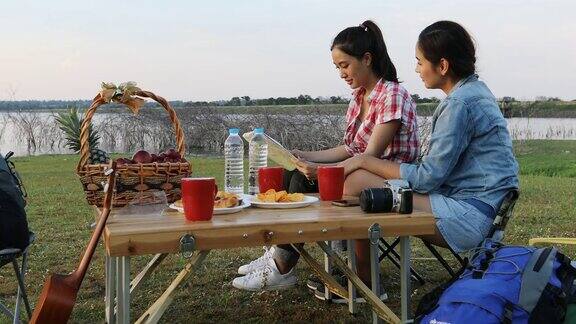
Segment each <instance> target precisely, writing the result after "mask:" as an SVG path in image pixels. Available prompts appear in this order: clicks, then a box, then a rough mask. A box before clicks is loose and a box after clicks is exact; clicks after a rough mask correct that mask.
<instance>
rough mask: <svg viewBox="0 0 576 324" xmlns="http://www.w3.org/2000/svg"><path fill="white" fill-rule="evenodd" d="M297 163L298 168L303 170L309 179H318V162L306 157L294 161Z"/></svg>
mask: <svg viewBox="0 0 576 324" xmlns="http://www.w3.org/2000/svg"><path fill="white" fill-rule="evenodd" d="M294 163H296V169H298V171H300V172H302V174H304V175H305V176H306V178H308V180H316V178H317V174H318V164H316V163H313V162H308V161H306V160H304V159H298V160H296V161H294Z"/></svg>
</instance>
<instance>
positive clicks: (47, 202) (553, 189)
mask: <svg viewBox="0 0 576 324" xmlns="http://www.w3.org/2000/svg"><path fill="white" fill-rule="evenodd" d="M515 150H516V153H517V156H518V160H519V163H520V167H521V176H520V183H521V198H520V201H519V202H518V204H517V207H516V211H515V216H514V218H513V219H512V220H511V222H510V224H509V227H508V229H507V236H506V240H507V241H508V242H510V243H514V244H526V243H527V241H528V239H529V238H531V237H536V236H568V237H576V227H574V225H573V224H574V220H576V208H575V207H576V197H575V194H574V193H575V192H576V180H575V178H576V173H575V169H574V164H575V163H574V162H575V161H576V141H524V142H518V143H515ZM567 151H568V153H566V152H567ZM189 160H190V161H192V163H193V170H194V174H195V175H198V176H208V175H211V176H215V177H216V178H217V179H218V182H219V185H220V186H222V173H223V161H222V159H220V158H211V157H202V158H200V157H191V158H190V159H189ZM76 162H77V156H73V155H59V156H38V157H25V158H17V159H16V164H17V167H18V169H19V170H20V172H21V173H22V175H23V177H24V179H25V181H26V185H27V189H28V191H29V195H30V199H29V206H28V208H27V211H28V220H29V223H30V228H31V229H32V230H33V231H34V232H36V234H37V241H36V243H35V244H34V246H33V247H32V248H31V250H30V263H29V271H28V273H27V279H26V284H27V289H28V292H29V294H30V299H31V301H32V303H33V304H35V302H36V300H37V298H38V294H39V292H40V290H41V288H42V284H43V282H44V280H45V278H46V276H47V275H48V274H50V273H54V272H57V273H68V272H70V271H72V270H73V269H74V268H75V267H76V266H77V264H78V261H79V259H80V254H81V253H82V251H83V250H84V247H85V246H86V244H87V241H88V239H89V237H90V235H91V230H89V229H88V227H87V226H88V225H89V224H90V223H92V221H93V220H94V216H93V215H92V211H91V207H90V206H88V205H87V204H86V201H85V199H84V195H83V192H82V190H81V187H80V183H79V181H78V179H77V177H76V175H75V173H74V169H75V166H76ZM413 243H414V244H413V246H414V248H413V255H414V257H415V260H414V261H413V263H414V265H415V267H416V269H418V270H419V271H420V273H422V274H424V276H425V278H426V279H427V281H428V282H427V283H426V284H425V285H424V286H422V287H418V286H416V287H415V288H416V291H415V293H414V299H413V301H414V305H416V304H417V302H418V301H419V299H420V298H421V297H422V295H423V294H425V293H426V292H428V291H430V290H431V289H432V288H434V287H435V286H436V285H438V284H439V283H441V282H443V281H445V280H446V279H447V278H448V275H447V274H446V273H445V271H443V269H442V268H441V267H440V266H439V264H438V263H437V262H435V261H432V260H430V259H428V258H430V257H431V255H430V254H429V253H427V252H425V251H424V250H423V248H422V246H421V244H420V243H419V242H417V240H413ZM310 250H311V252H312V253H313V255H315V256H316V257H317V259H318V260H321V259H320V253H319V250H318V249H317V248H312V246H311V248H310ZM562 250H563V251H564V252H566V253H567V254H568V255H569V256H571V257H572V258H575V257H576V249H575V248H573V247H572V248H570V247H562ZM261 253H262V250H261V249H259V248H252V249H248V248H239V249H234V250H226V251H213V252H211V253H210V255H209V256H208V258H207V259H206V261H205V263H204V266H202V267H201V268H200V270H199V273H198V274H195V275H193V277H192V278H191V280H190V284H187V285H185V286H184V287H182V288H181V289H179V290H178V292H177V294H176V298H175V300H174V303H173V304H172V306H170V308H169V309H168V310H167V312H166V314H165V316H164V317H163V318H162V322H165V323H184V322H233V321H236V322H346V323H353V322H367V321H370V320H371V313H370V312H369V310H368V308H367V307H366V306H365V305H362V306H361V307H360V310H361V312H360V314H358V315H357V316H352V315H349V314H348V311H347V308H346V307H345V306H342V305H335V304H326V303H324V302H321V301H318V300H317V299H315V298H313V297H311V295H310V294H309V293H308V289H307V288H306V286H305V284H304V282H305V279H306V278H307V276H308V274H309V273H310V270H309V269H308V268H307V266H306V265H305V264H304V263H303V262H301V263H300V264H299V265H298V268H297V271H298V272H297V273H298V276H299V278H300V283H299V284H298V286H297V287H296V288H294V289H290V290H286V291H283V292H264V293H248V292H244V291H239V290H237V289H234V288H233V287H232V286H231V281H232V279H233V278H234V277H235V274H236V269H237V267H238V266H239V265H241V264H243V263H244V262H248V261H250V260H252V259H254V258H256V257H258V256H259V255H260V254H261ZM148 260H149V258H148V257H134V258H132V261H133V262H132V276H134V275H136V274H137V272H138V271H139V269H141V268H142V267H143V266H144V265H145V264H146V263H147V261H148ZM103 263H104V258H103V249H102V248H101V247H100V248H98V249H97V253H96V255H95V257H94V259H93V260H92V264H91V267H90V270H89V272H88V274H87V276H86V278H85V280H84V282H83V285H82V288H81V290H80V293H79V296H78V300H77V303H76V306H75V308H74V313H73V315H72V322H75V323H94V322H102V321H103V319H104V302H103V296H104V269H103ZM183 264H184V261H183V260H182V259H181V258H180V257H179V256H178V255H173V256H170V257H168V258H167V259H166V260H165V261H164V263H163V264H162V265H160V267H159V268H158V269H157V270H156V271H155V273H154V274H153V275H152V276H151V277H150V278H149V280H148V281H147V282H146V283H145V284H144V285H143V286H142V289H141V290H140V291H139V292H137V293H136V295H135V296H133V298H132V313H131V318H132V319H133V320H135V319H136V318H138V317H139V316H140V315H141V314H142V312H143V311H145V310H146V309H147V308H148V306H149V305H151V303H152V302H153V301H154V300H155V299H156V298H158V296H159V295H160V294H161V291H162V290H163V289H165V288H166V287H167V285H168V283H169V281H170V280H171V278H172V277H173V276H174V275H175V274H176V273H178V271H179V270H180V269H181V268H182V266H183ZM9 270H10V269H9V268H8V267H3V268H2V269H0V299H1V300H3V301H5V302H7V303H8V304H9V305H12V304H11V303H12V302H13V300H14V295H15V292H16V285H15V280H14V277H13V274H12V273H11V271H9ZM383 275H384V278H385V279H384V283H385V286H386V288H387V290H388V292H389V295H390V296H391V298H390V302H389V305H390V306H391V307H392V309H393V310H395V311H396V312H398V311H399V303H398V296H399V273H398V271H397V270H396V269H395V268H393V267H392V266H390V264H389V263H387V262H385V263H383ZM6 320H7V319H6V317H4V316H3V315H0V323H4V322H6Z"/></svg>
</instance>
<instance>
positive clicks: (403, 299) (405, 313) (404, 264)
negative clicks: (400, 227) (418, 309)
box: [400, 236, 412, 322]
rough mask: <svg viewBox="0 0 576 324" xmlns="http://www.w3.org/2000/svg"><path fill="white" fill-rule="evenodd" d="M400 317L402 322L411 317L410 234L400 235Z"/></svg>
mask: <svg viewBox="0 0 576 324" xmlns="http://www.w3.org/2000/svg"><path fill="white" fill-rule="evenodd" d="M400 257H401V259H400V305H401V308H402V311H401V315H400V317H401V318H402V322H406V321H408V320H409V319H410V314H411V311H410V295H411V294H412V289H411V287H410V236H402V237H400Z"/></svg>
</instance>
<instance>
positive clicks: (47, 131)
mask: <svg viewBox="0 0 576 324" xmlns="http://www.w3.org/2000/svg"><path fill="white" fill-rule="evenodd" d="M36 115H37V116H38V118H39V119H40V120H41V122H40V123H43V125H44V126H42V127H43V128H42V129H40V130H37V131H36V132H37V134H40V135H39V136H37V138H38V140H37V143H36V150H35V152H34V153H33V154H64V153H71V151H70V150H69V149H67V148H66V147H64V140H63V139H62V136H61V135H60V136H58V135H57V134H60V133H61V132H60V130H58V129H57V128H56V127H55V126H54V123H53V122H52V120H53V119H52V118H53V117H52V114H51V113H36ZM105 115H106V114H97V115H95V116H94V118H93V121H94V123H95V124H98V122H99V120H101V119H102V118H104V116H105ZM30 116H31V115H28V116H27V117H30ZM5 117H6V113H0V153H2V154H5V153H6V152H8V151H14V152H15V154H16V155H19V156H22V155H27V154H28V152H29V151H33V150H31V149H29V145H28V143H27V142H26V140H25V138H23V137H22V136H19V135H18V132H17V131H16V128H15V125H14V123H13V122H11V121H10V120H7V118H5ZM507 121H508V129H509V131H510V134H511V135H512V138H513V139H515V140H518V139H558V140H574V139H576V118H511V119H508V120H507ZM19 137H20V138H19ZM103 149H105V150H106V149H107V148H106V146H105V145H103Z"/></svg>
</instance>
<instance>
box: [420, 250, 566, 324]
mask: <svg viewBox="0 0 576 324" xmlns="http://www.w3.org/2000/svg"><path fill="white" fill-rule="evenodd" d="M575 279H576V268H574V266H573V264H571V262H570V259H569V258H567V257H566V256H564V255H563V254H561V253H560V252H558V251H557V250H556V249H555V248H552V247H548V248H540V249H538V248H534V247H526V246H505V245H503V244H501V243H498V242H494V241H490V240H486V241H485V242H484V243H483V244H482V245H481V247H479V248H477V249H476V251H475V253H474V256H473V257H472V259H471V260H470V262H468V265H467V266H466V267H464V268H462V269H461V271H460V272H459V274H458V275H456V276H454V278H452V280H450V281H448V282H447V283H445V284H443V285H442V286H440V287H437V288H436V289H435V290H433V291H432V292H430V293H428V294H427V295H425V296H424V297H423V298H422V300H421V302H420V304H419V305H418V309H417V311H416V320H415V322H416V323H430V324H440V323H465V324H474V323H482V324H487V323H564V321H565V320H566V309H567V306H568V304H569V303H574V302H575V300H574V296H576V285H575V282H574V281H575ZM566 323H568V322H566Z"/></svg>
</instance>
